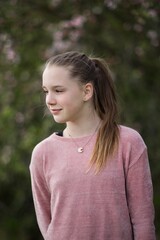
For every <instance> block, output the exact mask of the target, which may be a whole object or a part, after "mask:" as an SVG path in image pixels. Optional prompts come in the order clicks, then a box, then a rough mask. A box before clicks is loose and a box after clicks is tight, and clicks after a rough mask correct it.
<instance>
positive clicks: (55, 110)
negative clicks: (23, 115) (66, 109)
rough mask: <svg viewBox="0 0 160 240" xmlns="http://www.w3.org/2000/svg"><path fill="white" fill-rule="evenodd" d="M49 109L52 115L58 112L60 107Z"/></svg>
mask: <svg viewBox="0 0 160 240" xmlns="http://www.w3.org/2000/svg"><path fill="white" fill-rule="evenodd" d="M49 110H50V112H51V113H52V114H53V115H56V114H59V113H60V111H61V110H62V109H61V108H59V109H53V108H50V109H49Z"/></svg>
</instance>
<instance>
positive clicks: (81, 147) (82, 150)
mask: <svg viewBox="0 0 160 240" xmlns="http://www.w3.org/2000/svg"><path fill="white" fill-rule="evenodd" d="M98 127H99V124H98V126H97V127H96V129H95V131H94V132H93V134H92V135H91V137H90V138H89V139H88V141H87V142H86V143H85V144H84V145H83V146H79V145H78V144H77V142H76V141H75V140H74V138H73V137H72V136H71V134H69V133H68V135H69V137H70V138H71V140H72V142H73V143H74V144H75V146H76V147H77V152H78V153H83V152H84V148H85V146H87V145H88V143H89V142H90V141H91V140H92V138H93V136H94V135H95V133H96V131H97V129H98Z"/></svg>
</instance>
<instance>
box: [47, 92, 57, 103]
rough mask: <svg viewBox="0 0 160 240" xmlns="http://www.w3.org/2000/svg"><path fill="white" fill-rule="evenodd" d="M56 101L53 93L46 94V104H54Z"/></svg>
mask: <svg viewBox="0 0 160 240" xmlns="http://www.w3.org/2000/svg"><path fill="white" fill-rule="evenodd" d="M56 103H57V101H56V99H55V96H54V94H53V93H48V94H47V95H46V104H47V105H55V104H56Z"/></svg>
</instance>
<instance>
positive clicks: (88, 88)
mask: <svg viewBox="0 0 160 240" xmlns="http://www.w3.org/2000/svg"><path fill="white" fill-rule="evenodd" d="M83 94H84V96H83V100H84V102H86V101H88V100H89V99H91V98H92V96H93V85H92V83H87V84H85V85H84V86H83Z"/></svg>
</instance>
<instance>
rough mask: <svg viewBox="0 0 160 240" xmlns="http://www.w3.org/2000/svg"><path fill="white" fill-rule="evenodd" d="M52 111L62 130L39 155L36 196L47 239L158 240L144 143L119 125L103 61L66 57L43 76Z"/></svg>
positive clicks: (34, 169) (35, 156) (35, 157)
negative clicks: (62, 124) (63, 124)
mask: <svg viewBox="0 0 160 240" xmlns="http://www.w3.org/2000/svg"><path fill="white" fill-rule="evenodd" d="M42 87H43V90H44V92H45V94H46V105H47V107H48V109H49V110H50V112H51V114H52V115H53V118H54V120H55V121H56V122H57V123H66V128H65V129H64V131H63V132H56V133H53V134H52V135H51V136H49V137H48V138H46V139H45V140H43V141H42V142H40V143H39V144H38V145H37V146H36V147H35V148H34V150H33V153H32V159H31V164H30V172H31V181H32V192H33V199H34V205H35V210H36V216H37V221H38V224H39V228H40V230H41V233H42V235H43V237H44V239H45V240H155V229H154V208H153V202H152V182H151V175H150V168H149V163H148V158H147V149H146V145H145V143H144V142H143V140H142V138H141V136H140V135H139V133H138V132H136V131H135V130H133V129H131V128H128V127H124V126H121V125H118V124H117V102H116V95H115V90H114V84H113V81H112V78H111V75H110V71H109V69H108V67H107V65H106V63H105V62H104V61H103V60H102V59H98V58H89V57H87V56H86V55H85V54H81V53H78V52H68V53H63V54H60V55H57V56H55V57H52V58H51V59H49V61H48V62H47V64H46V67H45V70H44V72H43V83H42Z"/></svg>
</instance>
